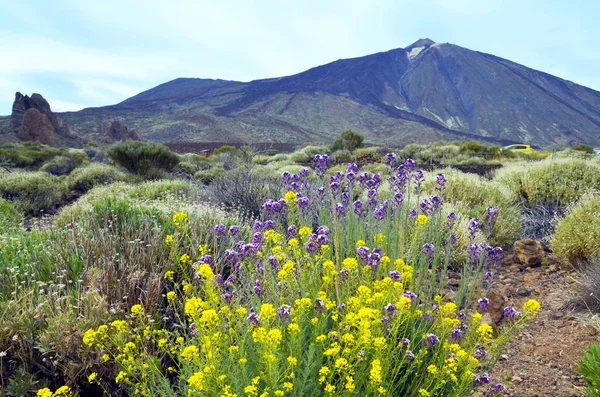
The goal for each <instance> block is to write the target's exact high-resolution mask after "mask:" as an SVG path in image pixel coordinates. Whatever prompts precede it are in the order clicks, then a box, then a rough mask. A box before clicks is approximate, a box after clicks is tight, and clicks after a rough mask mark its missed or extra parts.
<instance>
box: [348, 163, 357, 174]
mask: <svg viewBox="0 0 600 397" xmlns="http://www.w3.org/2000/svg"><path fill="white" fill-rule="evenodd" d="M346 171H347V172H351V173H353V174H356V173H357V172H358V165H357V164H356V163H348V169H347V170H346Z"/></svg>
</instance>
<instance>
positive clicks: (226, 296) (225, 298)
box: [222, 292, 231, 304]
mask: <svg viewBox="0 0 600 397" xmlns="http://www.w3.org/2000/svg"><path fill="white" fill-rule="evenodd" d="M222 296H223V301H224V302H225V303H227V304H230V303H231V294H230V293H227V292H226V293H224V294H223V295H222Z"/></svg>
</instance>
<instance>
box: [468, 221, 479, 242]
mask: <svg viewBox="0 0 600 397" xmlns="http://www.w3.org/2000/svg"><path fill="white" fill-rule="evenodd" d="M480 228H481V226H480V225H479V218H473V219H471V220H470V221H469V238H470V239H471V240H473V239H474V238H475V234H476V233H477V232H478V231H479V229H480Z"/></svg>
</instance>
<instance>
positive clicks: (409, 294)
mask: <svg viewBox="0 0 600 397" xmlns="http://www.w3.org/2000/svg"><path fill="white" fill-rule="evenodd" d="M402 296H405V297H407V298H408V299H410V303H411V304H412V303H413V302H414V301H415V299H417V294H415V293H414V292H411V291H406V292H405V293H403V294H402Z"/></svg>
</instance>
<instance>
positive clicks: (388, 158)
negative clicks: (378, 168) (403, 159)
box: [385, 153, 396, 168]
mask: <svg viewBox="0 0 600 397" xmlns="http://www.w3.org/2000/svg"><path fill="white" fill-rule="evenodd" d="M385 163H386V164H387V165H388V166H390V167H392V168H393V167H395V166H396V153H388V154H386V155H385Z"/></svg>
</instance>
